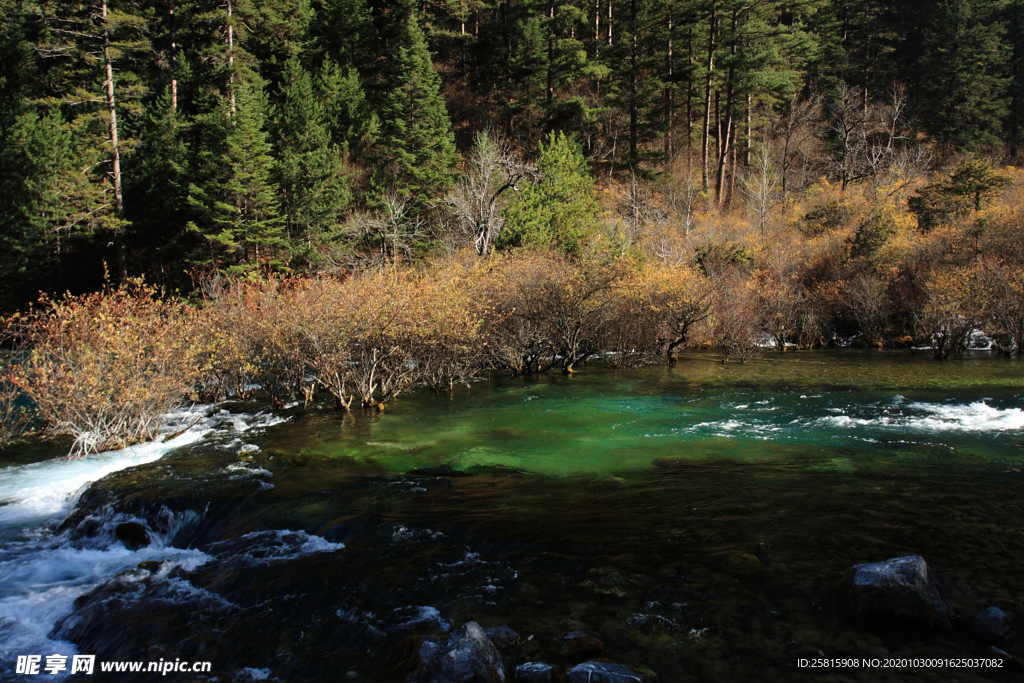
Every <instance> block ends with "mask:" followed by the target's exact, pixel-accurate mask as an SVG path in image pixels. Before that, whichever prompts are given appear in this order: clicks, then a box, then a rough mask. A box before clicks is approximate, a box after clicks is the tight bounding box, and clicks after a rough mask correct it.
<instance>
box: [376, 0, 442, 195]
mask: <svg viewBox="0 0 1024 683" xmlns="http://www.w3.org/2000/svg"><path fill="white" fill-rule="evenodd" d="M387 59H388V61H389V67H388V68H387V69H386V70H385V73H386V80H385V83H384V87H383V92H384V93H385V95H384V99H383V102H382V104H381V106H380V110H379V115H380V124H381V131H380V136H379V142H378V144H377V145H376V148H375V150H374V151H373V154H372V157H373V161H374V165H375V167H376V170H375V174H374V179H373V185H374V188H375V191H376V192H377V193H378V194H381V193H383V192H385V191H387V190H390V191H393V192H395V193H397V194H398V195H400V196H403V197H411V198H414V199H417V200H421V201H426V200H429V199H433V198H434V197H436V196H437V195H438V194H440V193H441V192H443V191H444V190H445V189H447V188H448V187H449V186H450V185H451V182H452V169H453V167H454V166H455V163H456V162H457V161H458V154H457V152H456V150H455V139H454V137H453V136H452V131H451V125H452V124H451V120H450V119H449V118H448V111H447V110H446V109H445V103H444V100H443V99H442V98H441V95H440V88H441V81H440V79H439V78H438V76H437V74H436V73H435V72H434V65H433V63H432V62H431V60H430V53H429V51H428V50H427V44H426V42H425V41H424V39H423V32H422V31H421V30H420V27H419V24H418V23H417V21H416V17H415V16H414V15H413V13H412V12H411V11H409V12H408V13H407V14H406V15H405V17H404V20H402V21H401V31H400V32H399V35H398V38H397V40H396V47H395V49H394V52H393V53H391V54H389V55H387Z"/></svg>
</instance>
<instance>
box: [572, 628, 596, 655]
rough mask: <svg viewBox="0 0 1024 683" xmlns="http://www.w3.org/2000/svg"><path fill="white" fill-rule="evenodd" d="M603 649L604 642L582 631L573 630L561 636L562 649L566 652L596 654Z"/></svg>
mask: <svg viewBox="0 0 1024 683" xmlns="http://www.w3.org/2000/svg"><path fill="white" fill-rule="evenodd" d="M603 650H604V643H602V642H601V641H600V640H598V639H597V638H595V637H594V636H591V635H587V634H586V633H584V632H583V631H573V632H572V633H568V634H566V635H565V636H564V637H563V638H562V651H563V652H565V653H566V654H570V655H583V654H597V653H599V652H602V651H603Z"/></svg>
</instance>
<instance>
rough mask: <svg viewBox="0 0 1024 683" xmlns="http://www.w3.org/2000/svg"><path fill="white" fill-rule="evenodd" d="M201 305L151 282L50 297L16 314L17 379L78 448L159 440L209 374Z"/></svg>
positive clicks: (53, 431)
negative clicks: (165, 420) (168, 417)
mask: <svg viewBox="0 0 1024 683" xmlns="http://www.w3.org/2000/svg"><path fill="white" fill-rule="evenodd" d="M194 323H195V313H194V312H193V311H192V310H191V309H189V308H187V307H186V306H184V305H183V304H181V303H179V302H176V301H170V300H167V299H164V298H163V297H162V296H161V295H160V292H159V291H158V290H157V289H156V288H154V287H152V286H149V285H146V284H144V283H142V282H141V281H136V282H132V283H130V284H128V285H126V286H124V287H121V288H119V289H111V290H107V291H104V292H97V293H93V294H89V295H85V296H80V297H72V296H67V297H64V298H61V299H57V300H51V299H48V298H46V297H43V298H42V299H40V301H39V305H38V307H37V308H36V309H35V310H34V311H32V312H30V313H27V314H24V315H20V316H16V317H15V318H14V319H12V320H10V321H9V327H8V330H9V333H10V334H12V335H13V337H14V339H15V341H16V342H17V344H18V346H19V348H20V349H21V351H20V353H21V355H22V362H21V363H20V364H17V365H14V366H12V368H11V372H10V374H9V381H10V383H11V384H12V385H13V386H16V387H17V388H18V389H19V390H20V391H22V392H23V393H24V394H25V395H26V397H27V398H28V399H29V400H30V401H31V403H32V406H33V408H34V411H35V415H36V417H37V419H38V420H39V422H40V424H41V425H42V426H43V429H44V430H45V432H46V433H47V434H49V435H69V436H71V437H72V438H73V440H74V443H73V446H72V453H74V454H76V455H84V454H87V453H90V452H95V451H100V450H106V449H112V448H123V447H125V446H127V445H130V444H133V443H137V442H140V441H146V440H151V439H153V438H154V437H155V436H156V434H157V430H158V429H159V427H160V425H161V420H162V416H163V415H164V414H165V413H167V412H168V411H170V410H172V409H174V408H176V407H177V406H179V405H181V404H182V402H183V401H184V400H186V398H187V397H188V395H189V394H190V393H191V391H192V385H193V382H194V381H195V380H196V378H197V377H198V375H199V362H198V361H199V358H200V357H201V356H202V349H201V344H202V340H201V339H196V337H195V336H194V335H193V327H194Z"/></svg>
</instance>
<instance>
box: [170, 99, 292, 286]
mask: <svg viewBox="0 0 1024 683" xmlns="http://www.w3.org/2000/svg"><path fill="white" fill-rule="evenodd" d="M234 92H235V103H234V112H232V111H231V109H232V105H231V104H230V102H229V101H226V102H225V103H224V105H222V107H221V109H220V110H219V111H217V112H214V113H213V114H211V115H209V116H208V117H206V118H205V119H200V120H199V121H198V122H197V123H198V124H199V125H202V126H204V127H205V128H207V129H208V130H209V131H211V132H212V133H213V135H212V136H211V137H214V139H217V138H220V145H219V146H215V145H213V144H209V145H208V146H206V148H205V149H204V150H203V152H202V158H201V160H200V161H201V164H202V165H203V166H204V167H205V168H206V172H207V177H206V179H205V182H203V183H202V184H201V185H200V184H197V183H192V184H190V186H189V196H188V203H189V205H190V207H191V208H192V210H193V212H194V214H195V217H194V218H193V220H192V221H191V222H190V223H189V228H190V229H191V230H193V231H196V232H197V233H199V234H200V235H202V236H203V237H205V238H206V240H207V242H208V248H209V251H208V254H209V256H208V257H207V260H208V262H212V263H214V264H215V265H217V266H219V267H222V268H225V269H226V270H227V271H228V272H240V271H246V270H252V269H254V268H259V267H263V266H266V267H271V268H282V267H284V266H285V264H286V262H287V249H286V247H287V244H286V240H285V236H284V227H283V225H282V220H281V218H280V215H279V205H278V193H279V190H278V188H277V186H276V185H275V184H274V183H273V180H272V173H273V170H274V158H273V157H272V156H271V154H270V152H271V145H270V143H269V141H268V140H267V133H266V131H265V130H264V122H265V119H266V109H267V99H266V96H265V94H264V93H263V90H262V88H260V87H259V86H258V85H256V84H252V83H246V84H241V85H240V86H239V87H237V88H236V89H235V91H234ZM218 147H219V149H218Z"/></svg>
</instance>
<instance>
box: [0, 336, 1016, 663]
mask: <svg viewBox="0 0 1024 683" xmlns="http://www.w3.org/2000/svg"><path fill="white" fill-rule="evenodd" d="M226 408H227V409H228V410H230V411H231V412H233V413H242V412H244V411H246V410H248V411H249V412H250V413H251V412H253V411H254V407H253V406H246V405H230V406H226ZM282 416H283V417H286V418H287V421H285V422H281V423H279V424H272V425H269V426H264V427H259V428H251V429H248V430H246V431H242V430H241V429H240V428H238V427H237V425H236V426H235V427H232V426H231V425H230V424H228V423H222V424H221V425H220V426H219V427H218V428H217V429H215V430H213V431H211V432H209V433H207V434H206V436H205V438H204V439H202V440H200V441H196V442H194V443H192V444H189V445H185V446H182V447H180V448H178V449H176V450H172V451H170V452H169V453H167V454H166V455H163V457H161V458H160V459H156V460H153V461H152V462H147V463H143V464H139V465H136V466H134V467H130V468H128V469H122V470H120V471H117V472H114V473H112V474H110V475H108V476H107V477H106V478H105V479H102V480H101V481H100V482H99V483H98V484H95V485H93V486H92V488H91V489H89V490H88V491H86V492H85V493H84V494H82V496H81V498H80V500H79V501H78V503H77V507H76V508H75V509H74V511H72V512H71V513H70V515H69V516H68V517H67V518H66V519H64V520H63V521H62V522H61V521H59V520H58V521H51V522H49V523H48V524H49V525H48V526H47V525H45V524H44V525H43V526H42V527H41V528H42V531H39V530H37V531H35V532H32V533H35V536H32V537H30V535H25V534H28V533H29V532H28V531H20V532H17V533H15V531H12V529H14V528H15V526H18V528H19V529H24V528H27V527H26V525H25V524H24V523H21V524H20V526H19V525H15V526H11V525H8V530H7V532H6V533H7V545H6V546H5V547H4V548H5V550H4V552H6V553H7V554H6V555H0V578H3V576H4V572H7V573H8V575H10V576H13V577H18V576H21V575H20V574H17V573H16V571H15V569H16V568H17V567H22V566H24V567H28V566H36V565H32V564H31V563H32V562H41V560H39V558H40V557H41V553H43V552H51V551H52V552H53V553H63V552H74V553H79V554H77V555H75V556H74V557H75V558H79V559H81V557H80V554H81V553H84V552H86V551H89V552H91V550H90V549H91V548H93V546H90V545H89V543H93V542H94V541H90V540H89V539H90V538H92V539H95V538H103V533H102V532H101V533H99V534H98V535H97V534H96V532H95V531H89V529H88V520H89V519H93V520H100V521H101V522H102V524H106V525H107V526H110V525H111V524H113V523H114V522H118V521H124V520H126V519H134V520H139V521H142V522H144V523H145V524H146V525H147V526H148V528H149V530H150V532H151V534H152V535H153V537H154V538H156V537H159V538H160V539H161V541H160V544H162V546H161V548H160V549H154V548H150V549H143V550H139V551H137V552H138V553H140V555H139V556H138V557H137V558H132V557H128V558H127V559H123V560H122V559H119V560H118V561H119V562H122V564H120V565H117V568H118V569H121V568H122V567H124V566H134V565H135V564H137V563H136V562H134V561H133V560H134V559H138V560H139V561H140V562H141V561H143V560H147V561H148V562H149V563H148V564H144V565H143V567H142V569H134V570H129V573H128V574H117V573H115V574H114V575H113V577H112V578H110V577H98V578H96V579H93V580H91V581H92V582H91V583H89V582H83V583H81V585H82V586H83V587H82V589H81V590H80V591H79V593H80V596H79V597H78V600H77V602H75V603H74V605H73V607H72V606H71V605H70V601H69V603H68V605H69V606H68V607H67V608H66V609H65V612H66V613H70V614H71V616H70V617H69V616H68V615H67V614H64V615H63V616H59V618H56V619H55V622H54V623H53V628H52V631H51V632H50V633H48V634H46V635H47V637H48V638H49V639H50V642H52V643H58V644H61V643H71V644H73V645H74V647H75V648H77V651H79V652H89V653H92V652H95V653H98V654H99V655H100V658H101V659H102V658H109V659H115V658H119V659H147V658H149V659H153V658H156V657H158V656H162V657H182V658H186V657H187V658H191V659H204V660H209V661H211V662H212V663H213V670H214V672H215V673H217V674H218V676H219V678H216V680H225V681H226V680H252V679H256V680H280V681H307V680H308V681H328V680H331V681H333V680H355V681H404V680H407V678H408V677H409V676H410V675H414V673H415V657H414V656H412V654H413V650H414V648H415V646H416V645H417V643H418V640H417V639H418V638H419V637H421V636H427V635H431V634H437V633H439V632H441V631H443V630H444V629H445V628H447V627H448V625H458V624H461V623H464V622H466V621H469V620H476V621H478V622H479V623H481V624H482V625H484V626H498V625H508V626H510V627H512V628H514V629H515V630H516V631H517V632H518V633H519V634H520V635H521V637H522V639H523V643H522V645H521V646H520V647H519V649H517V650H516V651H515V652H514V653H512V656H513V657H515V658H516V659H517V661H530V660H533V661H545V662H548V663H549V664H553V665H555V666H557V667H559V668H560V670H562V671H564V670H566V669H568V668H569V667H571V666H572V665H574V664H577V663H579V662H581V661H584V660H586V659H595V658H607V659H608V660H610V661H615V662H621V663H623V664H627V665H629V666H632V667H634V668H636V669H638V670H641V669H642V670H645V671H646V672H648V673H649V674H655V675H656V676H657V677H658V680H659V681H661V683H669V682H673V681H694V682H696V681H748V680H749V681H789V680H816V681H817V680H822V681H826V680H835V681H841V680H842V681H847V680H850V681H853V680H856V681H862V680H863V681H874V680H893V681H934V680H949V681H954V680H956V681H974V680H1021V678H1019V677H1021V676H1024V671H1021V670H1019V669H1017V670H1014V669H1013V663H1012V662H1008V663H1007V665H1006V666H1004V667H1003V668H1002V669H973V670H952V669H943V670H940V671H936V670H929V669H922V668H916V669H915V668H911V669H902V670H890V671H885V670H881V669H871V670H869V669H847V670H843V671H810V670H808V669H802V668H800V667H798V666H797V662H798V660H800V659H807V658H815V657H822V656H825V657H857V658H862V657H869V658H885V657H919V658H920V657H968V656H990V655H986V653H988V652H989V651H988V649H987V647H988V645H987V644H986V643H983V642H981V641H979V640H977V639H975V638H974V637H973V636H972V635H971V634H970V631H969V629H968V627H967V622H968V621H969V619H970V617H971V616H973V615H974V614H975V613H977V612H978V611H980V610H981V609H983V608H986V607H989V606H991V605H996V606H999V607H1000V608H1002V609H1003V610H1004V611H1006V612H1007V613H1010V614H1011V615H1015V616H1016V617H1017V618H1019V617H1021V616H1022V615H1024V479H1022V476H1021V471H1022V466H1024V363H1021V362H1020V361H1018V360H1015V359H1007V358H1003V357H997V356H994V355H993V356H990V355H988V354H975V355H972V356H970V357H967V358H964V359H959V360H952V361H949V362H941V363H940V362H936V361H933V360H931V359H930V358H927V357H924V356H922V355H916V356H915V355H909V354H906V353H903V354H894V353H886V352H869V351H834V352H825V351H820V352H801V353H786V354H776V353H773V354H769V355H768V356H766V358H765V359H762V360H758V361H754V362H750V363H747V364H745V365H739V364H730V365H722V364H721V363H720V362H719V357H717V356H713V355H705V354H693V355H690V356H687V357H685V358H684V359H683V360H682V361H681V362H680V363H679V364H678V365H677V366H676V367H674V368H661V367H659V368H648V369H640V370H630V371H616V370H612V369H608V368H602V367H594V366H590V367H586V368H584V369H583V370H582V371H581V372H579V373H578V374H576V375H573V376H571V377H566V376H562V375H554V374H552V375H544V376H540V377H535V378H493V379H490V380H487V381H481V382H477V383H475V384H474V385H473V386H471V387H469V388H465V387H461V388H458V389H457V390H456V391H454V392H453V393H452V394H451V395H441V396H437V395H433V394H430V393H426V392H424V393H413V394H409V395H406V396H402V397H401V398H400V399H399V400H397V401H396V402H394V403H393V404H391V405H389V406H388V408H387V410H385V411H383V412H382V413H372V414H370V413H362V412H356V413H354V414H351V415H341V414H337V413H334V412H333V411H330V410H327V409H315V408H309V409H305V410H303V409H302V408H300V407H295V408H292V409H290V410H288V411H285V413H283V414H282ZM250 421H251V420H250ZM25 453H26V452H24V451H23V452H14V453H11V454H5V455H4V456H2V457H7V458H8V463H10V466H9V467H8V468H7V469H6V470H0V484H2V483H3V477H4V476H7V477H8V478H14V477H15V476H20V475H19V474H18V473H19V472H22V470H21V469H18V468H24V467H25V465H24V464H23V462H24V460H25V458H27V457H28V456H26V455H25ZM2 510H3V508H2V507H0V511H2ZM94 525H95V524H94ZM283 530H289V531H287V532H285V531H283ZM18 533H20V534H22V536H18V535H17V534H18ZM40 538H42V539H43V540H40ZM47 539H49V540H47ZM104 542H105V543H108V544H110V543H111V542H112V541H111V540H110V539H109V533H108V540H107V541H104ZM19 543H20V544H21V545H18V544H19ZM40 543H49V545H46V546H45V547H44V546H41V545H39V544H40ZM95 543H99V541H95ZM32 544H36V545H32ZM76 544H77V545H76ZM160 544H155V545H160ZM96 548H97V549H98V551H100V552H107V553H111V552H113V551H112V550H110V549H109V547H108V546H103V547H100V546H96ZM118 548H120V546H118ZM118 553H121V554H119V555H118V558H121V556H122V555H123V554H124V553H123V552H122V550H120V549H119V550H118ZM146 553H149V554H146ZM160 553H165V555H166V557H165V556H164V555H161V554H160ZM168 553H171V554H168ZM173 553H178V554H177V555H174V554H173ZM187 553H198V554H199V556H201V557H200V558H199V559H195V558H193V560H194V561H191V562H186V561H184V560H182V559H181V558H182V557H184V556H185V555H184V554H187ZM737 553H744V554H745V555H749V556H753V557H756V558H757V562H756V563H754V562H751V559H750V557H743V558H741V560H742V561H740V560H737V559H736V558H737V557H738V556H737ZM913 553H916V554H921V555H923V556H924V557H925V559H926V560H927V561H928V563H929V565H930V566H931V568H932V571H933V573H934V574H935V575H936V577H937V578H938V580H939V581H940V582H941V584H942V588H943V591H944V594H945V597H946V599H947V601H948V603H949V604H950V607H951V609H952V610H953V612H954V613H955V615H956V616H955V618H954V620H953V625H954V628H953V629H952V630H949V631H919V630H915V629H911V628H904V627H900V626H898V625H888V626H886V625H866V624H861V623H858V622H857V621H855V620H854V619H853V618H852V617H851V615H850V614H849V613H848V611H847V609H846V606H845V603H844V601H843V600H842V597H841V595H842V594H841V592H840V591H838V590H837V582H838V581H839V579H841V578H842V576H843V573H844V571H845V569H846V568H847V567H849V566H850V565H852V564H856V563H859V562H873V561H879V560H884V559H887V558H891V557H897V556H901V555H907V554H913ZM143 554H145V556H143ZM57 557H58V555H54V558H57ZM60 557H63V556H60ZM19 558H20V559H19ZM174 558H177V562H175V561H172V560H174ZM54 561H56V559H54ZM76 561H78V560H76ZM19 562H20V563H21V564H18V563H19ZM161 562H162V563H163V564H159V563H161ZM125 563H127V565H125ZM47 566H48V565H47ZM25 571H28V570H25ZM26 590H27V589H26ZM40 590H41V589H40ZM47 590H49V589H47ZM12 595H13V593H12ZM43 595H49V593H44V594H43ZM76 595H78V594H76ZM14 599H15V598H10V600H14ZM54 599H56V598H54ZM11 604H13V603H11ZM0 606H2V603H0ZM12 609H13V608H12ZM2 619H3V613H2V611H0V643H3V638H4V637H5V632H4V630H3V621H2ZM1020 625H1021V626H1024V622H1021V623H1020ZM46 628H47V629H49V628H50V626H49V625H47V626H46ZM577 630H579V631H585V632H586V633H587V634H589V635H590V636H592V637H593V638H594V639H595V640H596V641H600V644H599V646H598V645H597V644H592V646H591V647H592V650H591V651H588V652H574V651H572V650H573V648H571V647H569V646H567V645H566V644H565V643H564V642H563V641H562V640H561V638H562V637H563V636H564V635H566V634H567V633H569V632H571V631H577ZM11 633H13V631H11V632H9V633H7V634H6V637H7V638H8V643H13V642H15V640H14V638H15V636H13V635H11ZM528 636H532V638H530V639H529V640H527V637H528ZM12 648H13V646H12ZM12 648H9V651H11V652H13V649H12ZM1003 649H1004V650H1005V651H1006V652H1007V653H1009V654H1010V655H1012V656H1015V657H1017V658H1018V659H1024V648H1022V646H1021V643H1020V642H1019V641H1011V642H1010V643H1009V644H1006V645H1004V646H1003ZM0 650H2V647H0ZM1007 667H1008V668H1007ZM253 672H256V673H255V674H254V673H253ZM260 676H266V678H262V679H261V678H260ZM247 677H248V678H247ZM253 677H255V678H253ZM0 678H2V674H0ZM173 678H174V676H173V675H172V676H169V677H168V679H173ZM11 680H28V679H27V678H24V677H22V678H18V677H16V676H13V675H12V677H11ZM82 680H88V678H87V677H83V678H82ZM177 680H213V679H211V678H205V679H203V678H189V677H187V676H184V677H179V678H178V679H177Z"/></svg>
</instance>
